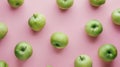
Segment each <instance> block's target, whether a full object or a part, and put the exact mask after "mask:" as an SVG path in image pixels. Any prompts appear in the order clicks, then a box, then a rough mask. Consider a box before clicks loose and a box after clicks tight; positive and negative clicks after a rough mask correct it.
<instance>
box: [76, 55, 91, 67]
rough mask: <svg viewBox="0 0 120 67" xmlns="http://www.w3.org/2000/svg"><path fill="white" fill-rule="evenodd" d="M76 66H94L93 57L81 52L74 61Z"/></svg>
mask: <svg viewBox="0 0 120 67" xmlns="http://www.w3.org/2000/svg"><path fill="white" fill-rule="evenodd" d="M74 67H92V59H91V58H90V57H89V56H88V55H85V54H81V55H80V56H79V57H77V58H76V59H75V61H74Z"/></svg>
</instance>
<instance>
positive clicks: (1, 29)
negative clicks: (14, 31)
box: [0, 22, 8, 39]
mask: <svg viewBox="0 0 120 67" xmlns="http://www.w3.org/2000/svg"><path fill="white" fill-rule="evenodd" d="M7 32H8V27H7V25H6V24H4V23H2V22H0V39H3V38H4V37H5V36H6V34H7Z"/></svg>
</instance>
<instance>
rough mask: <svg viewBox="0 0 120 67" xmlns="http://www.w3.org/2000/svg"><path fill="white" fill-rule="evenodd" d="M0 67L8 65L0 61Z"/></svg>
mask: <svg viewBox="0 0 120 67" xmlns="http://www.w3.org/2000/svg"><path fill="white" fill-rule="evenodd" d="M0 67H8V64H7V63H6V62H5V61H3V60H0Z"/></svg>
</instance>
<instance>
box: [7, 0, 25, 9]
mask: <svg viewBox="0 0 120 67" xmlns="http://www.w3.org/2000/svg"><path fill="white" fill-rule="evenodd" d="M8 3H9V5H10V6H11V7H12V8H18V7H20V6H22V5H23V3H24V0H8Z"/></svg>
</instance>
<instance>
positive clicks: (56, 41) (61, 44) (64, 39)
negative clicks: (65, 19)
mask: <svg viewBox="0 0 120 67" xmlns="http://www.w3.org/2000/svg"><path fill="white" fill-rule="evenodd" d="M50 41H51V44H52V46H53V47H55V48H57V49H63V48H65V47H66V46H67V45H68V36H67V35H66V34H64V33H62V32H55V33H53V34H52V35H51V39H50Z"/></svg>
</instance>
